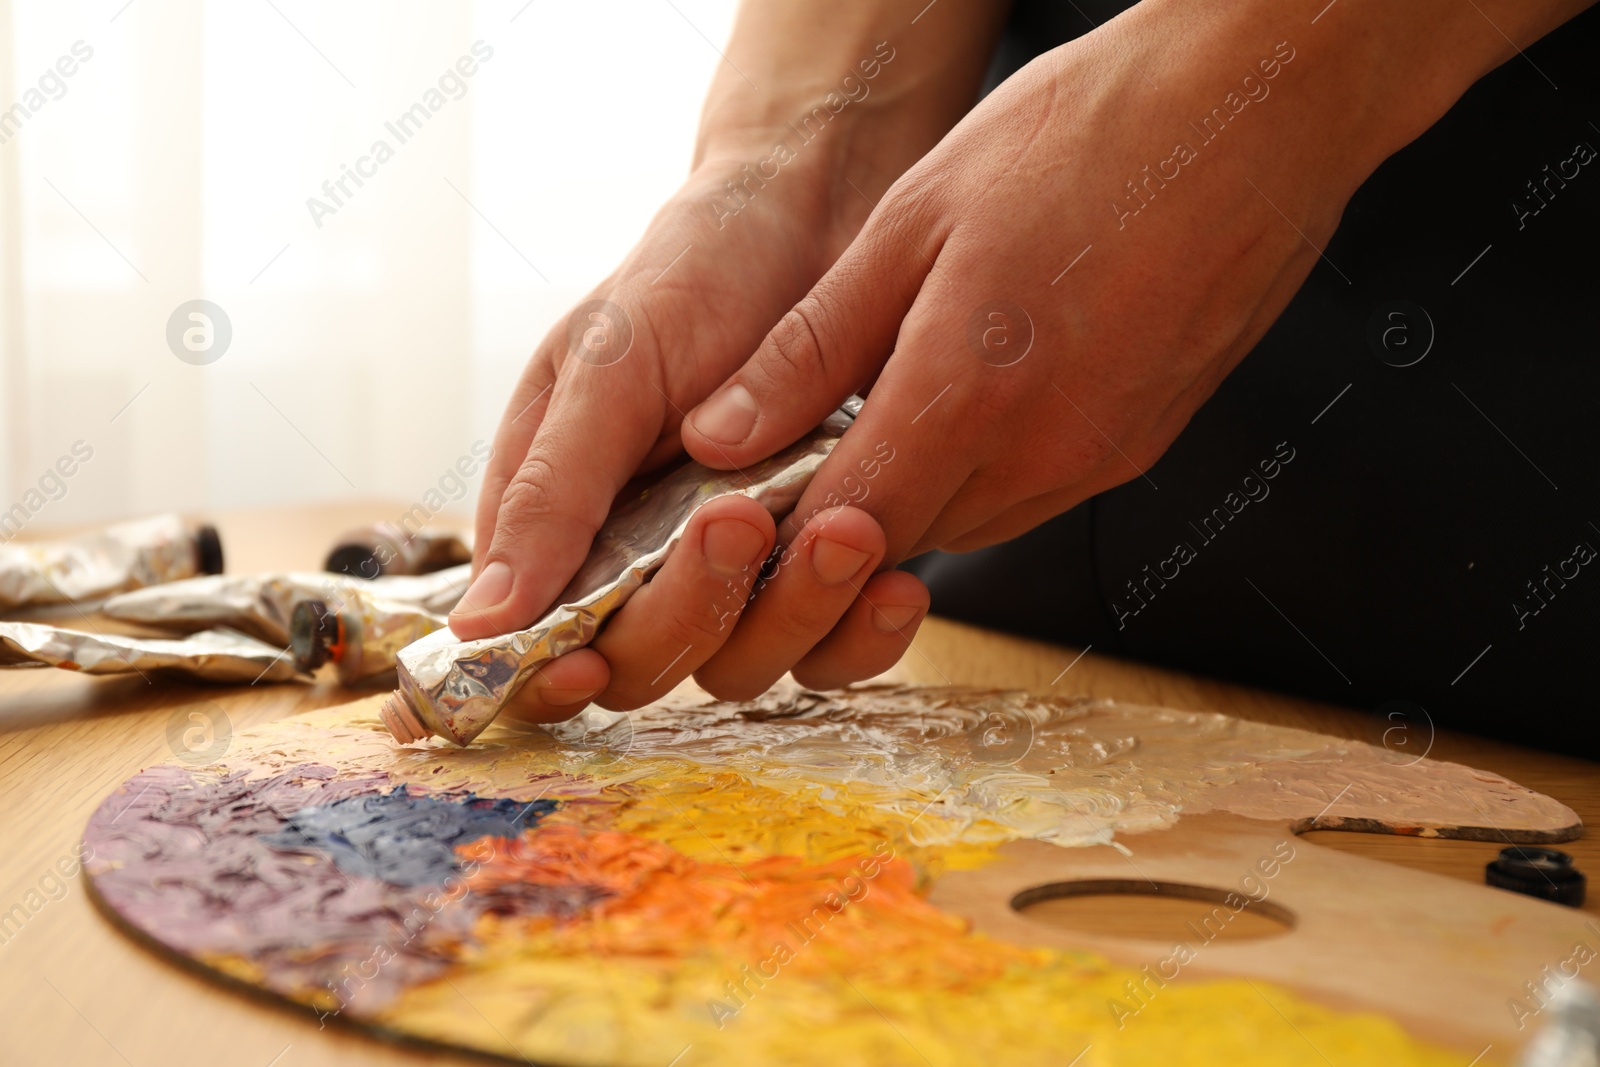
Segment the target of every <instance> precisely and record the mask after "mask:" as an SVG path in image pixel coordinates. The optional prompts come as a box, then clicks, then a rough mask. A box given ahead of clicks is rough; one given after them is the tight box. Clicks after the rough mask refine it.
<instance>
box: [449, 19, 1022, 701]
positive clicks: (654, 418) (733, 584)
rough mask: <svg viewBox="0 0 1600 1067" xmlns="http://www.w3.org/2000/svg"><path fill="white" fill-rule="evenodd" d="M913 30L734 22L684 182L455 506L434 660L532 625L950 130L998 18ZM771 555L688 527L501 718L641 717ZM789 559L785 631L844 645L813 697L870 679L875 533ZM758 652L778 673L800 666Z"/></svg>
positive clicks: (766, 534) (544, 357) (918, 599)
mask: <svg viewBox="0 0 1600 1067" xmlns="http://www.w3.org/2000/svg"><path fill="white" fill-rule="evenodd" d="M923 6H925V5H923V4H918V3H915V2H912V0H904V2H902V0H875V2H861V0H828V2H823V3H818V2H817V0H767V2H764V3H761V4H756V5H749V6H748V7H747V8H745V9H744V10H742V11H741V12H740V16H739V20H738V25H737V26H736V28H735V32H734V38H733V41H732V42H731V43H730V44H729V46H728V50H727V59H728V62H727V64H725V65H724V67H723V68H722V69H721V70H720V71H719V74H718V76H717V79H716V81H715V82H714V84H713V88H712V92H711V96H710V99H709V100H708V103H707V106H706V115H705V118H704V121H703V128H702V135H701V139H700V143H699V145H698V146H697V152H696V160H695V169H694V173H693V174H692V175H691V177H690V179H689V180H688V182H687V183H686V184H685V186H684V187H683V189H682V190H681V191H680V193H679V194H678V195H677V196H675V197H674V198H673V200H672V201H671V202H669V203H668V204H667V205H666V206H665V207H664V208H663V209H662V210H661V211H660V212H659V213H658V214H657V216H656V218H655V219H654V220H653V221H652V223H651V225H650V227H649V229H648V231H647V232H646V234H645V236H644V238H643V239H642V240H641V241H640V243H639V245H638V246H637V247H636V248H635V249H634V250H633V251H632V252H631V253H630V254H629V255H628V257H627V259H626V260H625V261H624V262H623V263H622V265H621V266H619V267H618V269H617V270H616V271H615V272H614V273H613V274H612V275H611V276H610V277H609V278H608V279H606V280H605V281H604V282H603V283H601V285H600V286H598V287H597V288H596V289H595V290H594V291H592V292H591V293H590V295H589V298H588V299H586V300H585V301H584V302H582V303H581V304H580V305H579V307H578V308H577V309H575V311H574V312H573V314H572V315H571V316H570V317H569V319H568V320H567V321H565V322H563V323H561V324H559V325H558V326H557V327H556V328H555V329H554V330H553V331H551V333H550V335H549V336H548V337H547V338H546V339H545V341H544V343H543V344H541V345H540V346H539V348H538V350H537V351H536V352H535V353H534V355H533V358H532V359H531V360H530V361H529V364H528V367H527V369H526V371H525V372H524V373H523V376H522V379H521V381H520V382H519V383H518V385H517V387H516V389H515V390H514V392H513V394H512V396H511V398H510V401H509V403H508V404H507V407H506V414H505V416H504V419H503V421H502V423H501V426H500V429H499V431H498V433H497V435H496V438H495V442H494V446H495V447H494V457H493V460H492V461H491V463H490V466H489V468H488V471H487V473H486V475H485V479H484V486H483V491H482V496H481V498H480V501H479V507H478V517H477V545H478V550H477V558H476V560H475V564H476V568H475V570H476V573H475V580H474V583H473V585H472V586H471V587H470V589H469V590H468V592H467V594H466V596H465V597H463V599H462V602H461V604H460V605H458V606H457V608H456V610H455V611H454V612H453V613H452V615H451V620H450V624H451V628H452V630H453V631H454V632H455V633H456V634H457V636H459V637H462V638H475V637H483V636H489V635H492V634H497V633H503V632H507V631H510V630H515V629H519V628H522V627H525V626H527V625H530V624H531V623H532V622H533V621H534V620H536V619H537V618H538V617H539V616H540V615H542V614H543V613H544V612H545V611H546V610H547V609H548V608H549V607H550V606H551V601H552V600H553V598H554V597H555V596H556V594H557V593H559V592H560V590H561V589H562V588H563V587H564V586H565V585H566V583H567V581H568V580H569V579H570V578H571V576H572V574H573V573H574V572H575V571H576V570H577V568H578V566H579V564H580V563H581V562H582V561H583V559H584V557H585V555H586V554H587V552H588V550H589V547H590V543H591V541H592V539H593V537H594V534H595V532H596V530H598V529H599V527H600V524H601V523H602V522H603V521H604V519H605V517H606V515H607V513H608V511H609V509H610V507H611V504H612V502H613V499H614V498H615V496H616V495H617V493H618V491H619V490H621V489H622V487H623V486H624V485H625V484H626V483H627V482H628V481H629V480H630V479H632V478H633V477H635V476H636V475H639V474H642V473H648V472H649V471H651V470H653V469H655V468H658V467H660V466H662V465H663V464H665V463H668V462H670V461H672V460H673V459H675V458H677V457H679V456H681V444H680V440H679V433H678V428H679V423H680V422H681V419H682V416H683V413H684V412H685V411H686V410H688V409H689V408H691V407H693V406H694V405H696V404H698V403H699V402H700V401H702V400H703V399H705V397H706V396H707V395H709V394H710V392H711V391H712V390H713V389H714V388H715V387H716V386H717V385H719V384H720V383H721V382H722V381H723V380H725V379H726V377H727V376H728V375H729V374H730V373H732V372H733V371H734V370H735V369H736V368H737V367H738V366H739V365H740V364H741V363H743V362H744V361H745V360H746V359H748V358H749V355H750V353H751V352H752V351H753V350H754V349H755V347H756V345H757V344H759V343H760V341H761V339H762V337H763V336H764V335H765V334H766V333H767V331H768V330H769V329H771V328H772V325H773V324H774V323H776V322H777V321H778V320H779V319H780V318H781V317H782V315H783V313H784V312H785V311H786V310H787V309H788V308H789V307H791V306H792V305H793V303H794V302H795V301H796V300H798V299H800V298H801V297H802V296H803V295H804V294H805V292H806V291H807V290H808V289H809V288H810V286H811V285H812V284H814V283H815V282H816V280H817V279H818V278H819V277H821V275H822V274H823V272H824V271H826V270H827V268H828V267H829V266H830V265H831V264H832V263H833V262H834V261H835V260H836V259H837V257H838V256H839V254H840V253H841V252H842V251H843V250H844V248H845V247H846V246H847V245H848V244H849V242H850V240H851V239H852V238H853V237H854V236H855V234H856V232H857V231H858V230H859V228H860V226H861V224H862V222H863V221H864V220H865V219H866V217H867V215H868V213H869V212H870V210H871V200H872V199H874V198H876V197H878V196H881V195H882V194H883V191H884V190H885V189H887V188H888V186H889V184H890V183H891V182H892V181H893V180H894V179H895V178H896V177H898V176H899V175H900V174H901V173H902V172H903V171H904V169H905V168H906V167H908V166H910V165H911V164H912V163H913V162H914V161H915V160H916V159H918V158H920V157H921V156H922V154H923V153H924V152H926V151H927V149H928V148H930V147H931V146H932V145H933V144H934V143H936V142H937V140H938V138H939V137H940V136H941V135H942V134H943V133H944V132H945V131H946V130H948V129H949V127H950V126H951V125H952V124H953V123H954V122H955V120H956V119H957V118H958V117H959V116H960V114H961V113H962V112H963V111H964V110H965V109H966V108H967V107H968V106H970V103H971V101H972V99H973V98H974V96H975V95H976V91H977V86H978V82H979V79H980V77H981V74H982V71H983V67H984V64H985V60H986V56H987V51H988V47H989V45H990V44H992V38H993V37H994V35H995V33H996V32H997V31H998V23H999V20H1000V12H998V10H989V9H987V8H985V7H982V6H974V7H972V8H971V9H967V10H952V11H951V12H949V13H948V14H947V15H946V14H944V13H941V17H940V18H935V17H933V16H930V17H929V18H927V19H925V20H923V21H922V24H921V26H920V27H916V28H915V32H912V30H913V20H914V19H915V18H916V16H917V14H918V10H919V9H920V8H921V7H923ZM745 72H748V73H745ZM752 77H753V78H755V79H757V80H758V81H759V82H760V83H761V85H762V88H761V89H759V90H758V89H756V88H755V84H756V83H755V82H752V81H751V80H750V79H751V78H752ZM780 145H781V146H782V148H781V150H780V148H779V146H780ZM773 538H774V533H773V529H772V521H771V519H770V517H768V516H767V515H766V514H765V513H764V512H763V511H762V509H761V508H760V507H759V506H756V505H754V504H752V503H751V502H750V501H722V502H718V503H717V504H715V505H713V506H711V507H708V508H706V509H703V511H702V513H701V515H700V516H698V517H697V518H696V520H695V522H694V524H693V525H692V526H691V528H690V530H689V534H688V536H687V537H686V538H685V541H684V543H683V545H682V546H681V547H680V549H679V551H678V552H677V553H676V554H675V555H674V557H673V558H672V559H671V560H670V561H669V563H668V564H667V565H666V567H664V569H663V571H662V572H661V573H660V574H658V575H657V576H656V577H655V579H654V580H653V581H652V583H651V585H650V587H649V588H648V589H647V590H646V591H645V592H643V593H641V594H640V595H639V596H637V597H636V598H635V599H634V600H633V601H632V602H631V603H630V604H629V605H628V606H627V607H626V609H625V610H624V611H623V612H621V613H619V615H618V616H617V617H616V618H615V619H613V620H612V621H611V623H610V624H609V626H608V627H607V630H606V632H605V634H604V635H602V637H601V639H600V640H598V641H596V642H595V645H594V646H593V648H592V649H586V650H584V651H583V652H580V653H576V654H574V655H573V656H568V657H564V658H563V659H562V660H559V661H556V662H554V663H551V664H548V665H546V666H545V667H544V668H542V669H541V670H540V672H539V673H538V675H537V676H536V678H535V680H534V682H533V684H531V685H529V686H527V687H526V688H525V689H524V691H523V696H522V697H521V699H520V700H519V702H518V708H519V710H520V711H521V712H522V713H523V714H524V715H525V716H528V717H531V718H536V719H552V718H563V717H566V716H568V715H571V714H572V713H574V712H575V711H576V710H578V708H579V707H581V705H582V703H583V702H584V701H585V700H586V699H587V698H588V697H589V696H592V695H595V694H597V693H598V695H599V699H600V701H601V702H602V703H604V704H606V705H607V706H610V707H633V706H637V705H639V704H641V703H645V702H647V701H648V700H650V699H653V698H654V697H656V696H659V695H660V694H662V693H665V692H666V691H667V690H669V689H670V688H671V687H672V686H673V685H675V684H676V683H677V682H679V681H681V680H682V679H683V678H685V677H687V676H688V674H689V673H690V672H691V671H692V670H694V669H696V668H697V667H698V666H699V665H700V664H701V663H702V662H704V661H705V660H706V659H707V658H709V657H710V656H711V654H712V653H713V652H714V651H716V650H717V649H718V648H719V647H721V646H722V644H723V642H724V641H725V640H727V639H728V638H729V636H730V635H732V634H733V633H734V623H735V621H736V620H737V618H738V614H739V611H740V609H741V608H742V607H743V605H744V601H745V599H746V597H748V596H749V594H750V592H751V590H752V589H753V588H754V586H755V584H756V572H757V569H758V568H759V566H760V565H761V562H762V560H764V559H765V557H766V555H767V553H768V552H770V551H771V549H772V547H773ZM792 548H793V551H792V552H791V553H790V558H791V559H793V560H795V561H797V562H796V564H795V566H793V567H788V568H786V569H788V570H789V571H791V572H792V571H794V570H795V569H796V568H797V567H806V568H809V570H808V573H809V574H811V576H812V580H813V584H814V585H815V586H816V588H818V589H825V590H826V595H825V596H823V597H822V599H820V600H817V601H815V602H811V601H806V602H803V603H798V604H794V605H792V611H793V616H792V618H793V621H792V623H791V629H795V630H796V631H797V632H799V633H802V634H806V635H814V632H815V627H816V625H817V624H819V622H820V620H821V619H822V618H823V617H824V616H825V617H826V620H827V622H826V625H825V626H824V627H823V631H824V632H825V631H826V629H828V628H830V627H832V625H833V624H834V623H835V622H836V621H837V620H838V618H839V617H840V615H842V614H848V618H849V619H850V620H853V623H854V626H855V628H856V629H857V630H859V631H860V633H859V634H858V635H857V636H859V637H861V640H859V641H853V640H844V639H841V641H838V642H832V643H829V644H828V645H827V647H823V648H818V649H817V650H816V651H815V654H814V655H813V656H812V658H811V663H812V664H813V668H814V670H813V674H812V675H811V677H812V678H813V680H814V681H815V682H816V683H817V684H829V685H832V684H841V683H843V682H845V681H849V680H851V679H853V678H856V677H860V676H861V675H862V674H863V673H868V674H870V673H876V672H877V671H879V670H882V669H883V668H885V667H887V666H888V665H890V664H892V663H893V662H894V660H895V659H896V658H898V656H899V654H900V652H901V651H902V650H903V649H904V647H905V642H906V640H907V635H908V634H909V633H910V632H911V630H914V626H915V621H916V619H917V618H920V616H921V614H922V613H923V612H924V611H925V610H926V607H927V593H926V591H925V590H924V589H923V588H922V586H921V583H919V582H917V581H916V579H914V578H912V577H910V576H909V575H882V576H878V577H873V572H874V570H876V569H877V567H878V565H879V563H880V562H881V561H882V558H883V544H882V532H881V531H880V530H879V529H878V528H877V524H876V523H875V522H874V521H873V520H872V519H871V518H870V517H869V516H867V515H865V514H863V513H860V512H849V511H848V510H845V511H840V512H838V513H837V514H834V515H832V521H831V522H829V523H828V524H827V530H826V534H825V535H824V536H820V537H809V538H806V539H803V540H797V541H796V542H795V543H794V545H793V546H792ZM786 595H787V594H786ZM819 595H820V594H819ZM863 597H865V598H870V599H862V600H861V603H859V604H856V601H857V600H858V598H863ZM874 603H876V604H877V605H878V608H876V609H875V608H874V607H873V604H874ZM852 604H856V606H854V607H852ZM879 609H881V610H879ZM813 620H817V621H816V622H814V621H813ZM874 620H876V621H874ZM847 629H848V627H847ZM845 636H846V637H848V636H849V635H848V634H847V635H845ZM679 638H682V640H681V641H679ZM774 640H775V641H776V644H775V645H774V646H773V647H775V648H778V649H781V650H782V653H781V654H782V656H783V657H784V659H785V662H784V666H785V667H786V666H788V665H789V664H790V663H793V662H794V661H796V660H798V659H800V658H802V657H804V656H806V655H807V654H808V650H809V649H810V648H811V645H813V644H816V640H815V637H814V636H811V637H810V638H809V639H807V640H805V641H803V642H801V641H797V640H787V641H785V640H780V639H777V638H774ZM741 644H742V642H739V641H736V642H734V647H738V646H739V645H741ZM668 645H671V646H675V647H672V648H671V649H670V651H669V650H668V649H667V648H666V646H668ZM658 646H660V647H658Z"/></svg>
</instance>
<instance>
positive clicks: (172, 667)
mask: <svg viewBox="0 0 1600 1067" xmlns="http://www.w3.org/2000/svg"><path fill="white" fill-rule="evenodd" d="M0 667H59V668H61V669H63V670H68V671H80V672H82V673H84V674H133V673H140V674H142V673H145V672H147V671H161V672H163V673H170V674H181V675H185V676H187V677H190V678H198V679H201V680H204V681H209V682H244V683H246V684H250V683H254V682H288V681H295V680H300V681H305V680H306V679H305V677H304V676H303V675H301V674H300V672H299V671H297V670H296V669H295V666H294V663H293V662H292V661H291V660H290V658H289V656H288V654H287V653H285V652H284V651H283V650H282V649H279V648H273V647H272V646H271V645H269V644H266V643H264V642H262V641H257V640H256V639H255V638H253V637H249V636H247V635H245V634H242V633H238V632H237V631H234V630H203V631H201V632H200V633H197V634H190V635H189V636H188V637H185V638H182V639H179V640H173V639H171V638H160V637H126V636H123V635H122V634H86V633H80V632H79V631H77V630H67V629H63V628H61V627H59V626H45V625H42V624H40V623H33V622H0Z"/></svg>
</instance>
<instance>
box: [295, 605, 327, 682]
mask: <svg viewBox="0 0 1600 1067" xmlns="http://www.w3.org/2000/svg"><path fill="white" fill-rule="evenodd" d="M338 643H339V616H337V615H335V614H334V613H333V612H331V611H329V610H328V605H327V604H326V603H324V602H323V601H321V600H302V601H300V603H298V604H296V605H295V606H294V611H293V612H291V613H290V615H289V651H290V652H291V653H293V654H294V665H295V668H296V669H297V670H302V671H306V672H310V671H314V670H316V669H317V668H318V667H320V666H322V665H323V664H324V663H326V662H328V660H330V659H331V658H333V646H334V645H336V644H338Z"/></svg>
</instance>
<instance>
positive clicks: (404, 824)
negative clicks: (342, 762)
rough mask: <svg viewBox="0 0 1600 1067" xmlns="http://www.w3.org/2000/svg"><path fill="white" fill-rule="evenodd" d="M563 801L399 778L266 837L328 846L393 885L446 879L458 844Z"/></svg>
mask: <svg viewBox="0 0 1600 1067" xmlns="http://www.w3.org/2000/svg"><path fill="white" fill-rule="evenodd" d="M557 806H558V805H557V804H556V802H555V801H553V800H530V801H528V802H527V803H522V802H519V801H515V800H507V799H505V798H500V799H497V800H486V799H483V798H480V797H476V796H473V795H470V794H469V795H468V796H465V797H462V798H459V799H457V798H450V797H435V796H413V795H412V794H410V793H408V792H407V791H406V787H405V786H404V785H399V786H396V787H395V788H394V789H393V790H391V791H390V792H388V793H380V794H378V795H377V796H357V797H346V798H344V799H342V800H336V801H334V802H333V803H331V804H324V805H319V806H317V807H310V808H303V809H301V810H300V811H297V812H295V813H294V815H292V816H290V818H289V821H288V822H287V823H285V824H284V827H283V829H282V830H279V831H278V832H276V833H272V834H267V835H265V836H263V837H262V840H263V841H264V842H265V843H266V844H268V845H271V846H272V847H273V848H276V849H282V850H284V851H288V852H319V853H322V854H325V855H326V856H327V857H328V858H329V859H331V860H333V863H334V866H336V867H338V868H339V870H341V871H343V872H344V873H345V874H348V875H352V876H357V877H363V878H377V879H380V880H382V881H384V882H388V883H389V884H390V885H401V886H419V885H442V884H443V883H444V882H445V880H446V879H448V878H449V877H450V876H451V875H452V874H455V873H456V872H457V871H458V870H459V869H460V867H459V865H458V863H457V860H456V854H455V850H456V849H457V848H459V847H460V846H462V845H468V844H471V843H472V842H474V841H477V840H479V839H480V838H484V837H500V838H513V837H517V836H519V835H520V834H521V833H522V831H524V830H527V829H529V828H531V827H534V826H537V825H538V824H539V820H540V819H542V818H543V817H544V816H546V815H548V814H550V813H551V812H552V811H555V810H556V807H557Z"/></svg>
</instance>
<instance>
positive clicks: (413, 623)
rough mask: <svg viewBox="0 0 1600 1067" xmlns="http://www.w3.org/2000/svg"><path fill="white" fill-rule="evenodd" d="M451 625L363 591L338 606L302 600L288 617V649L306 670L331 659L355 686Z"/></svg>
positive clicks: (345, 680) (342, 679) (342, 678)
mask: <svg viewBox="0 0 1600 1067" xmlns="http://www.w3.org/2000/svg"><path fill="white" fill-rule="evenodd" d="M382 580H383V579H381V578H380V579H378V581H382ZM358 592H359V591H358ZM447 624H448V620H447V619H446V617H445V616H444V615H439V614H435V613H433V612H431V611H424V610H423V609H421V608H418V607H416V606H414V605H411V604H401V603H397V602H396V601H393V600H382V599H379V598H378V597H369V596H366V595H365V594H362V595H358V596H355V597H351V598H349V599H347V600H346V601H345V602H344V603H343V604H342V605H340V606H338V607H329V606H328V604H327V603H326V602H325V601H322V600H302V601H300V602H299V603H298V604H296V605H295V606H294V613H293V614H292V615H291V616H290V619H289V651H290V652H292V653H293V654H294V664H295V666H296V667H298V668H300V669H301V670H302V671H307V672H310V671H314V670H316V669H317V668H318V667H320V666H322V665H323V664H324V663H327V662H328V661H329V660H332V661H333V665H334V667H335V669H337V670H338V672H339V681H340V682H341V683H342V684H344V685H355V684H356V683H358V682H361V681H363V680H365V679H367V678H371V677H374V676H375V675H379V674H382V673H384V672H385V671H391V670H393V669H394V664H395V656H397V655H398V654H399V652H400V650H401V649H402V648H405V647H406V646H407V645H409V644H411V643H412V642H413V641H416V640H417V639H418V638H421V637H426V636H427V635H428V634H431V633H433V632H434V631H435V630H442V629H444V628H445V626H446V625H447Z"/></svg>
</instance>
